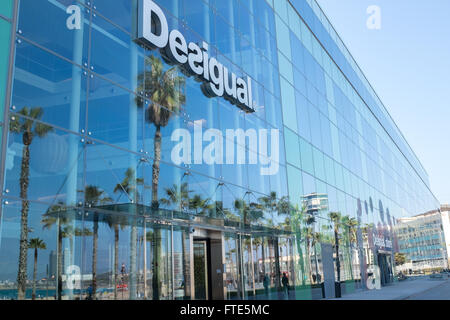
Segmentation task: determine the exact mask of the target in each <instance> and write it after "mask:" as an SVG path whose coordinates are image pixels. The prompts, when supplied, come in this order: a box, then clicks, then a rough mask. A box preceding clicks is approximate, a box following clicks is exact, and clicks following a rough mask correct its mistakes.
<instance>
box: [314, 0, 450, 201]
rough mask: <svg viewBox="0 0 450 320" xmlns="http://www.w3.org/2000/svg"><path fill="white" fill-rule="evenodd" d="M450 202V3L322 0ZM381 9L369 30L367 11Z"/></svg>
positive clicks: (437, 0) (437, 188)
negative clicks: (374, 27) (374, 7)
mask: <svg viewBox="0 0 450 320" xmlns="http://www.w3.org/2000/svg"><path fill="white" fill-rule="evenodd" d="M317 2H318V4H319V5H320V6H321V7H322V9H323V11H324V12H325V14H326V15H327V16H328V18H329V20H330V21H331V23H332V24H333V26H334V28H335V29H336V31H337V32H338V34H339V35H340V37H341V39H342V40H343V42H344V43H345V45H346V46H347V48H348V49H349V51H350V53H351V54H352V55H353V57H354V58H355V60H356V62H357V63H358V65H359V66H360V67H361V69H362V71H363V72H364V74H365V75H366V77H367V79H368V80H369V82H370V83H371V84H372V87H373V88H374V89H375V91H376V92H377V94H378V96H379V97H380V99H381V101H382V102H383V103H384V105H385V106H386V108H387V109H388V111H389V113H390V114H391V116H392V118H393V119H394V121H395V122H396V123H397V126H398V127H399V128H400V130H401V131H402V133H403V135H404V136H405V137H406V139H407V141H408V143H409V145H410V146H411V148H412V149H413V150H414V152H415V153H416V155H417V156H418V158H419V160H420V161H421V162H422V165H423V166H424V168H425V170H426V171H427V172H428V175H429V177H430V184H431V190H432V191H433V193H434V194H435V196H436V197H437V199H438V200H439V201H440V202H441V203H450V0H428V1H423V0H317ZM371 5H377V6H378V7H379V8H380V9H381V29H380V30H370V29H369V28H367V26H366V21H367V20H368V18H369V17H370V14H368V13H367V8H368V7H369V6H371Z"/></svg>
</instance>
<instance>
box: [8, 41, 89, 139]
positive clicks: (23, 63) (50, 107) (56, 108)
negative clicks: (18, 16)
mask: <svg viewBox="0 0 450 320" xmlns="http://www.w3.org/2000/svg"><path fill="white" fill-rule="evenodd" d="M87 82H88V76H87V73H86V72H85V71H84V70H83V69H81V68H79V67H78V66H76V65H73V64H71V63H69V62H67V61H66V60H63V59H60V58H58V57H56V56H55V55H53V54H50V53H48V52H47V51H44V50H42V49H40V48H38V47H36V46H34V45H31V44H29V43H28V42H25V41H23V42H21V43H18V44H17V45H16V59H15V71H14V86H13V94H12V106H13V111H14V112H17V113H24V112H25V109H33V108H40V109H41V110H42V114H41V115H40V118H39V120H41V121H44V122H47V123H50V124H52V125H55V126H59V127H62V128H66V129H69V130H71V131H73V132H78V133H81V130H83V129H84V128H85V117H86V90H87ZM91 86H93V85H92V83H91Z"/></svg>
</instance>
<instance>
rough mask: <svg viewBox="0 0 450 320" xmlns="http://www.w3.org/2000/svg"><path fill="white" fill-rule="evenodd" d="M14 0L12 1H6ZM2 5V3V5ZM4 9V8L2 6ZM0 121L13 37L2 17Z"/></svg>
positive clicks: (8, 25)
mask: <svg viewBox="0 0 450 320" xmlns="http://www.w3.org/2000/svg"><path fill="white" fill-rule="evenodd" d="M6 2H12V1H6ZM0 6H1V5H0ZM2 9H3V8H2ZM0 39H1V42H0V43H1V46H0V122H2V121H3V110H4V107H5V106H4V103H5V92H6V84H7V76H8V67H9V63H8V62H9V49H10V45H9V44H10V39H11V24H10V23H9V22H7V21H5V20H3V19H0Z"/></svg>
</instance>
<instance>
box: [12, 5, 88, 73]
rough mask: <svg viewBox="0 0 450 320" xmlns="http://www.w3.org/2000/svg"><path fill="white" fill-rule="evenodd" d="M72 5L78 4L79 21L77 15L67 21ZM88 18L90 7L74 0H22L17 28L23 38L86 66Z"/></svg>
mask: <svg viewBox="0 0 450 320" xmlns="http://www.w3.org/2000/svg"><path fill="white" fill-rule="evenodd" d="M62 2H64V4H63V3H62ZM66 5H67V6H66ZM69 5H76V6H78V8H79V12H80V21H79V22H80V23H78V21H77V17H74V18H73V19H69V20H68V18H70V16H69V15H68V14H67V13H66V10H67V7H68V6H69ZM37 12H38V13H39V14H37ZM89 17H90V13H89V11H88V10H87V8H85V7H84V6H82V5H81V4H79V3H78V2H77V1H75V0H70V1H61V0H59V1H51V0H22V1H20V8H19V25H18V30H20V34H21V35H22V36H23V37H25V38H27V39H29V40H31V41H33V42H35V43H37V44H39V45H41V46H43V47H45V48H47V49H49V50H52V51H53V52H55V53H57V54H59V55H61V56H63V57H65V58H67V59H70V60H72V61H73V62H75V63H77V64H78V65H84V64H85V63H87V60H88V48H89V46H88V39H89V36H88V35H89V28H88V27H89Z"/></svg>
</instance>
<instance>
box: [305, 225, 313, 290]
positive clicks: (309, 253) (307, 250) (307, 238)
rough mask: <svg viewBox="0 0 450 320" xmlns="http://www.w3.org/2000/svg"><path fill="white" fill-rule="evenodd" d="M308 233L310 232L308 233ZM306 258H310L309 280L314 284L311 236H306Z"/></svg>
mask: <svg viewBox="0 0 450 320" xmlns="http://www.w3.org/2000/svg"><path fill="white" fill-rule="evenodd" d="M307 232H308V231H307ZM306 257H307V258H308V265H307V267H308V270H309V280H310V281H311V283H313V282H314V281H313V278H312V268H311V250H310V247H309V236H308V235H307V236H306Z"/></svg>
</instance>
